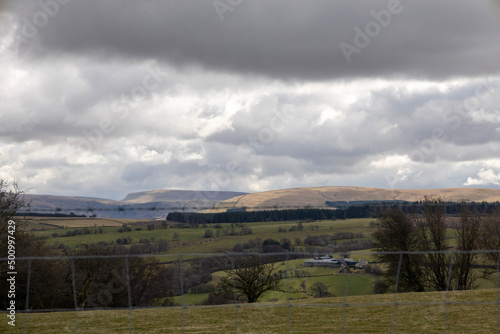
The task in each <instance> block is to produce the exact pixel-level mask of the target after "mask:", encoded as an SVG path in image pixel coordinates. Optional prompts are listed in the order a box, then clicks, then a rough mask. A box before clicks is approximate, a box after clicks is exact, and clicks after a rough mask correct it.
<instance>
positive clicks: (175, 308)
mask: <svg viewBox="0 0 500 334" xmlns="http://www.w3.org/2000/svg"><path fill="white" fill-rule="evenodd" d="M438 253H442V254H447V255H449V256H450V257H449V258H450V261H449V264H448V266H449V267H448V273H449V275H448V278H447V287H446V290H445V291H443V292H442V294H441V295H440V296H441V297H440V298H438V299H439V300H436V297H435V296H434V297H433V298H434V299H432V298H431V300H425V298H424V299H422V298H420V299H419V298H413V297H412V298H413V299H412V298H410V299H408V298H406V295H405V294H402V293H401V291H400V286H399V285H400V281H401V279H402V275H403V274H404V268H403V267H404V266H405V263H404V259H405V257H411V256H419V255H428V254H438ZM491 253H496V255H498V259H500V250H494V251H492V250H475V251H442V252H383V253H373V252H365V253H363V252H356V255H357V256H365V258H373V257H374V256H377V255H384V254H385V255H396V256H397V257H398V258H399V260H398V263H397V273H396V277H395V278H394V290H393V292H392V294H385V295H381V296H383V297H384V298H372V299H367V298H362V297H360V296H353V295H352V293H351V291H352V290H351V284H352V283H353V280H354V279H355V278H356V276H357V275H358V276H359V272H358V273H351V272H350V270H349V265H348V264H347V262H342V261H340V262H339V263H335V261H334V259H330V260H328V259H323V260H321V259H318V261H317V263H314V266H323V265H324V266H328V267H330V268H331V274H327V276H341V277H343V279H344V283H343V284H344V285H343V287H337V290H339V289H340V290H343V292H344V293H343V295H337V296H336V298H333V299H331V298H328V299H324V300H326V302H321V300H323V299H322V298H317V299H310V298H309V299H296V298H295V297H296V295H297V293H299V292H298V291H297V290H296V289H295V288H294V287H293V286H295V285H296V284H297V279H298V277H297V275H296V274H294V270H295V269H296V268H298V266H300V265H298V262H300V263H302V261H304V260H305V259H307V258H311V257H316V258H317V257H318V256H320V255H322V254H318V253H315V254H312V253H291V252H285V253H269V254H263V253H211V254H207V253H203V254H198V253H190V254H168V253H167V254H155V255H144V254H142V255H133V254H117V255H81V256H60V257H59V256H57V257H53V256H50V257H47V256H40V257H19V258H17V259H16V262H17V263H18V268H23V269H24V270H26V272H25V273H24V274H25V275H19V274H21V273H20V272H19V271H18V272H15V273H12V272H7V274H8V275H11V274H12V275H18V276H17V277H23V278H26V282H25V284H21V283H22V282H19V281H18V282H17V284H18V285H22V286H25V288H26V291H25V293H26V296H25V307H24V308H23V309H19V308H18V310H17V312H19V313H23V312H24V313H25V318H24V333H29V332H33V331H30V330H31V328H32V327H33V326H34V325H35V322H36V321H37V320H36V317H35V316H34V314H39V313H41V312H74V314H75V317H74V333H79V332H81V330H80V329H79V323H80V321H81V320H80V317H81V316H82V315H84V314H85V313H84V312H86V311H89V310H123V312H126V311H127V310H128V333H142V329H141V327H140V325H139V322H138V321H137V320H136V319H134V311H136V310H141V309H147V310H150V309H159V310H162V311H165V312H166V314H168V312H176V314H179V312H180V317H181V321H180V322H181V324H180V327H179V326H177V327H175V328H164V330H165V331H167V332H176V331H178V332H182V333H186V332H190V323H189V319H191V318H188V317H187V313H188V312H190V311H195V312H203V310H207V309H219V308H223V309H225V310H227V312H226V311H225V312H224V313H223V315H224V317H225V318H226V319H227V318H229V317H230V318H232V319H233V321H234V322H233V325H232V326H233V329H232V331H234V332H235V333H240V332H244V330H243V328H244V326H242V324H241V320H240V316H241V313H242V312H243V310H246V309H276V308H280V309H281V308H286V316H285V318H286V320H284V321H282V325H283V326H284V327H286V329H285V328H282V329H281V331H280V332H283V333H284V332H286V333H293V332H296V326H297V322H296V321H294V319H293V317H294V316H293V315H292V312H293V311H294V310H304V312H306V313H307V312H309V315H312V314H314V313H317V312H322V314H325V315H329V314H334V315H336V318H337V319H338V318H340V325H339V326H338V327H337V328H336V329H333V330H332V331H334V332H340V333H346V332H349V328H350V327H349V325H348V324H349V312H350V311H351V310H356V311H357V312H359V311H360V310H366V309H367V308H373V307H383V308H385V309H387V308H388V307H390V308H392V312H390V313H387V312H386V313H383V314H384V315H385V317H386V318H390V320H389V319H385V321H387V322H386V325H387V327H386V328H385V329H383V330H381V331H382V332H388V331H390V332H391V333H396V332H398V331H400V326H402V325H403V324H402V323H404V322H405V319H401V318H399V317H398V311H399V310H401V309H405V308H407V307H410V308H424V309H429V310H433V309H435V307H441V308H443V307H444V311H443V312H441V314H442V319H441V325H440V326H441V327H440V328H439V332H443V333H447V332H448V331H449V328H450V326H451V325H452V322H454V321H457V316H456V311H453V310H452V309H453V308H454V307H457V306H461V307H466V306H467V307H469V309H471V308H480V307H488V310H489V311H488V312H489V313H491V314H493V313H494V316H490V318H489V319H490V320H489V321H490V324H489V325H488V326H489V327H488V328H489V330H493V331H494V332H496V333H499V324H500V293H499V284H500V270H499V267H500V260H498V261H497V263H496V266H495V265H493V266H486V267H485V268H482V269H488V270H489V280H488V281H489V282H490V285H491V286H490V288H489V289H485V290H484V292H485V293H484V294H481V295H480V296H479V297H478V298H472V299H467V298H465V299H464V298H462V299H461V298H460V297H457V296H458V295H457V296H455V295H453V294H454V293H455V292H456V291H455V290H454V288H453V286H452V280H453V278H452V274H451V273H452V268H453V266H454V265H455V263H454V261H455V260H456V258H457V256H459V255H460V254H471V255H472V254H473V255H477V256H481V255H485V254H491ZM145 256H147V257H148V258H152V259H156V260H157V262H155V265H160V266H165V263H169V266H170V267H175V269H176V270H174V272H175V273H176V275H172V271H171V272H170V274H167V272H165V273H164V275H163V276H162V275H160V276H158V277H155V279H162V280H164V283H166V285H167V286H169V287H170V288H171V290H170V293H171V297H173V298H175V299H176V300H177V301H179V303H177V304H171V305H168V306H164V305H153V306H151V305H149V306H147V305H145V304H141V302H140V298H141V296H143V295H142V294H141V291H142V290H140V289H139V287H138V286H137V275H138V274H137V273H138V271H137V268H138V266H139V265H144V264H138V262H137V259H141V258H144V257H145ZM245 257H259V259H260V261H261V263H262V264H266V263H271V262H270V261H275V260H278V261H279V262H280V263H281V266H280V268H282V269H281V270H280V271H281V272H280V275H281V276H279V277H278V278H277V279H278V280H279V281H280V290H281V293H282V294H284V296H285V298H284V299H285V301H284V302H267V303H245V302H242V301H241V298H240V297H239V291H238V287H237V285H238V284H237V279H238V278H237V273H238V270H239V269H240V267H239V265H238V259H241V258H245ZM200 258H202V259H213V260H214V261H217V259H218V260H220V259H222V258H224V259H226V260H227V259H229V260H228V262H226V264H228V266H226V268H225V271H226V273H227V274H228V275H230V277H231V278H232V288H233V300H232V303H231V304H223V305H193V304H191V303H189V302H188V301H187V298H188V297H189V296H190V295H192V294H191V292H192V291H190V288H189V286H192V281H193V280H196V277H197V276H196V274H193V272H192V270H191V271H190V270H189V268H190V267H192V265H193V261H194V259H200ZM272 259H274V260H272ZM7 261H9V258H1V259H0V264H2V265H3V264H5V262H7ZM85 261H87V262H85ZM92 261H94V262H92ZM95 261H101V262H100V263H101V265H102V266H103V267H104V270H106V267H107V266H108V268H107V269H108V270H111V266H110V265H111V264H112V263H113V264H116V263H119V262H120V263H121V267H120V268H122V269H123V270H122V272H114V273H113V275H112V281H111V282H107V283H106V284H102V283H101V284H96V285H95V286H93V287H91V285H92V284H91V283H89V284H87V283H88V282H87V283H85V282H83V283H82V279H81V275H82V272H81V267H82V263H88V264H91V263H97V262H95ZM112 261H114V262H112ZM321 261H324V262H321ZM54 262H58V263H63V262H64V263H65V264H66V265H68V268H70V269H69V271H70V274H69V275H68V280H70V282H69V283H70V285H71V291H72V295H71V299H72V305H73V307H70V308H33V307H32V306H30V305H32V303H31V300H32V298H33V296H36V295H38V294H39V291H37V290H36V289H37V286H36V284H34V282H35V281H36V277H35V276H36V275H39V274H40V271H36V270H35V269H34V268H39V267H40V265H41V267H46V265H47V263H54ZM21 263H24V264H25V265H24V266H23V265H20V264H21ZM483 267H484V266H483ZM79 268H80V269H79ZM89 268H90V267H89ZM141 268H142V269H144V270H146V269H147V267H145V266H144V267H141ZM101 269H102V268H101ZM101 269H95V270H101ZM142 269H141V270H142ZM479 269H480V268H476V270H479ZM21 270H22V269H21ZM89 270H90V269H89ZM113 270H114V271H116V270H115V269H113ZM356 270H358V271H361V270H363V269H356ZM190 275H191V276H190ZM193 275H194V277H193ZM323 278H325V277H323ZM307 279H308V277H299V280H301V281H304V280H305V281H307ZM309 279H311V278H309ZM319 280H321V278H320V279H319ZM198 283H199V282H198ZM85 284H87V286H86V288H88V289H90V288H92V289H93V293H94V296H95V299H93V300H87V301H86V302H85V303H83V302H82V300H83V299H82V296H81V292H82V291H83V290H84V289H85ZM144 291H145V292H142V293H150V292H151V291H147V288H146V290H144ZM477 291H481V290H477ZM301 293H304V294H305V293H307V289H306V290H303V291H301ZM443 294H444V296H443ZM423 295H425V294H423ZM423 295H422V296H423ZM389 296H391V299H388V297H389ZM485 296H486V297H485ZM158 297H160V296H158ZM443 297H444V298H443ZM119 298H121V299H122V300H124V301H125V302H124V303H122V304H121V305H118V304H114V303H113V302H114V301H116V299H119ZM113 305H118V306H113ZM229 310H232V312H229ZM315 310H317V311H315ZM319 310H320V311H319ZM339 312H340V314H339ZM405 312H406V311H405ZM339 315H340V317H338V316H339ZM451 315H453V318H452V316H451ZM7 316H8V313H7ZM379 316H380V315H379ZM493 319H494V320H493ZM463 320H464V319H462V320H460V321H463ZM324 321H331V320H329V319H328V318H327V319H324ZM434 321H435V320H434ZM465 321H470V320H465ZM492 321H494V324H493V323H491V322H492ZM389 323H390V325H389ZM316 325H317V326H319V327H318V328H320V327H321V326H320V324H319V323H316ZM483 325H484V324H483ZM18 330H19V325H18ZM71 332H73V330H72V331H71ZM124 332H127V330H125V331H124ZM253 332H262V333H264V332H266V330H265V329H262V331H259V330H258V329H255V328H254V330H253ZM299 332H300V331H299ZM311 332H314V328H311ZM451 332H453V331H451Z"/></svg>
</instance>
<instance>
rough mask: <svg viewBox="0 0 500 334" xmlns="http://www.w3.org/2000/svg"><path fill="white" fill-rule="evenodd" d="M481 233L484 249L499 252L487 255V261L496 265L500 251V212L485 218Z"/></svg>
mask: <svg viewBox="0 0 500 334" xmlns="http://www.w3.org/2000/svg"><path fill="white" fill-rule="evenodd" d="M481 232H482V233H481V243H482V247H484V249H490V250H497V251H496V252H491V253H486V254H485V257H486V260H487V261H488V262H491V264H493V265H496V264H497V263H498V260H499V259H498V257H499V252H498V250H500V211H496V212H492V213H490V214H488V215H487V216H486V217H484V220H483V225H482V230H481Z"/></svg>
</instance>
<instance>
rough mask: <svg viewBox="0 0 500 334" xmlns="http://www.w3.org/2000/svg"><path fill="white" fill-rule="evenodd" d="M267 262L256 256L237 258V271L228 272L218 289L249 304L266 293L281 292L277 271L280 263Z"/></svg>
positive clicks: (235, 263)
mask: <svg viewBox="0 0 500 334" xmlns="http://www.w3.org/2000/svg"><path fill="white" fill-rule="evenodd" d="M267 260H268V259H266V258H263V257H262V258H261V257H259V256H256V255H248V256H238V257H236V258H235V260H234V266H235V270H234V271H233V270H227V271H226V275H225V276H224V277H223V278H222V279H221V281H220V283H219V284H218V285H217V289H218V290H219V291H221V292H222V293H224V294H225V295H231V294H232V293H233V292H235V293H236V294H237V295H238V296H241V297H243V298H244V299H245V300H246V301H247V302H248V303H255V302H256V301H257V300H258V299H259V298H260V297H261V296H262V294H263V293H264V292H266V291H271V290H279V280H280V277H279V276H278V275H277V274H276V273H275V271H276V269H277V268H278V267H279V266H280V263H278V262H274V263H273V262H271V263H265V262H267Z"/></svg>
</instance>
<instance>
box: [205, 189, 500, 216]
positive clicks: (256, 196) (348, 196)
mask: <svg viewBox="0 0 500 334" xmlns="http://www.w3.org/2000/svg"><path fill="white" fill-rule="evenodd" d="M424 196H430V197H436V196H440V197H442V198H443V199H444V200H445V201H461V200H468V201H475V202H482V201H485V202H496V201H500V189H487V188H446V189H385V188H365V187H311V188H292V189H280V190H272V191H265V192H259V193H252V194H246V195H241V196H238V197H234V198H231V199H227V200H225V201H222V202H220V203H218V204H217V205H216V206H215V208H214V209H210V210H205V212H223V211H226V210H228V209H238V208H245V209H247V210H268V209H289V208H305V207H312V208H331V207H329V206H328V205H326V204H325V202H326V201H330V202H336V201H394V200H399V201H419V200H422V199H423V198H424Z"/></svg>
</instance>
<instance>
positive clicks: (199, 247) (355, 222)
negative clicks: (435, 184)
mask: <svg viewBox="0 0 500 334" xmlns="http://www.w3.org/2000/svg"><path fill="white" fill-rule="evenodd" d="M106 221H107V222H109V225H102V224H104V223H105V222H106ZM370 221H372V219H368V218H360V219H348V220H335V221H332V220H320V221H314V222H311V223H304V230H303V231H295V232H290V231H288V230H289V229H290V228H291V227H292V226H295V225H297V223H298V221H287V222H259V223H247V224H245V225H246V226H247V227H249V228H251V229H252V232H253V233H252V234H250V235H233V236H224V237H217V238H210V239H207V238H204V234H205V228H203V227H201V226H200V227H199V228H182V229H179V228H175V229H174V228H167V229H155V230H151V231H149V230H148V229H147V228H146V227H145V226H142V227H141V228H142V229H141V230H140V231H136V230H135V228H136V226H134V225H133V223H134V222H137V221H133V220H123V219H114V220H107V219H97V220H96V221H93V220H91V219H90V218H87V219H81V218H80V219H75V220H74V221H73V220H68V219H65V218H51V219H50V220H47V221H41V220H38V219H36V220H33V221H28V224H31V225H28V229H30V228H36V229H37V230H39V231H36V233H37V235H39V236H43V237H47V238H48V239H47V243H49V244H55V243H63V244H64V245H66V246H69V247H74V246H76V245H78V244H81V243H96V242H99V241H105V242H107V243H112V242H115V241H116V239H118V238H124V237H125V238H126V237H131V238H132V244H136V243H139V240H140V239H150V240H152V238H154V239H155V240H159V239H164V240H167V241H169V242H170V247H171V249H170V250H169V253H174V254H179V253H214V252H218V251H226V250H232V249H233V247H234V245H235V244H237V243H244V242H247V241H248V240H250V239H255V238H261V239H262V240H265V239H267V238H273V239H276V240H281V239H282V238H288V239H290V240H291V241H292V243H293V242H294V240H295V238H300V239H301V240H303V239H304V238H305V237H307V236H308V235H312V236H315V235H321V234H335V233H338V232H352V233H363V234H364V235H365V236H366V237H367V238H369V237H370V234H371V233H372V231H373V229H372V228H370V227H369V223H370ZM41 222H44V223H43V224H47V223H50V224H51V225H54V226H55V225H58V226H68V227H70V225H68V222H72V223H73V224H74V225H78V227H88V228H96V227H97V228H99V227H102V226H108V227H103V233H102V234H101V233H98V234H86V235H75V236H71V237H61V235H63V234H65V233H66V231H68V230H71V228H64V229H57V230H54V229H55V227H54V226H49V225H45V230H41V229H42V227H43V225H41V224H42V223H41ZM124 223H127V224H129V226H130V228H131V229H132V231H130V232H124V233H120V232H118V230H119V228H121V226H122V224H124ZM34 224H35V225H34ZM47 226H48V227H47ZM222 226H223V229H227V228H230V227H231V226H230V224H223V225H222ZM312 226H318V229H314V230H312ZM75 228H76V226H75ZM207 228H211V229H213V230H214V231H215V230H216V229H215V228H214V227H213V226H211V225H208V226H207ZM279 228H282V229H286V230H287V231H288V232H278V229H279ZM236 230H239V229H238V228H236ZM53 233H57V234H58V235H59V236H58V237H53ZM175 233H177V235H178V237H179V242H176V241H173V236H174V234H175ZM339 242H343V241H339Z"/></svg>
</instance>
